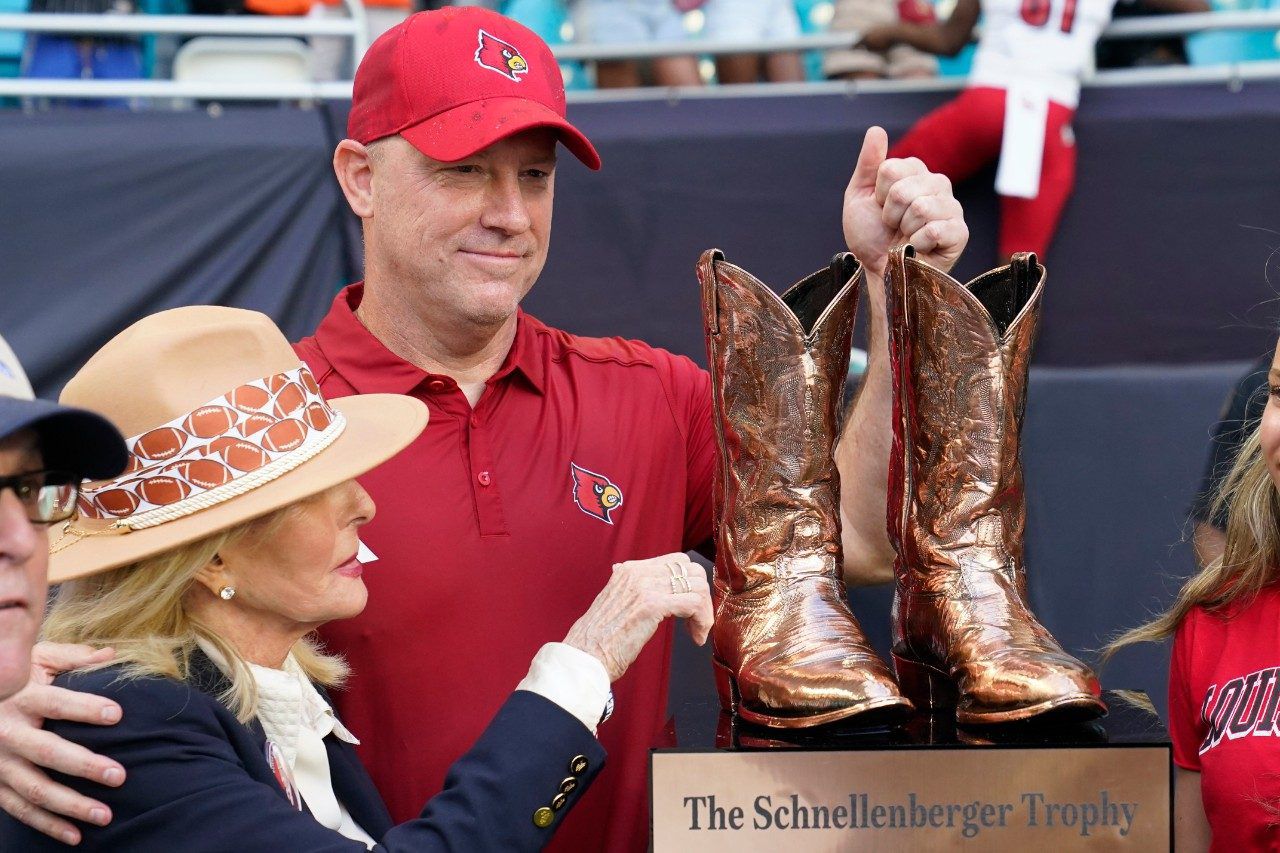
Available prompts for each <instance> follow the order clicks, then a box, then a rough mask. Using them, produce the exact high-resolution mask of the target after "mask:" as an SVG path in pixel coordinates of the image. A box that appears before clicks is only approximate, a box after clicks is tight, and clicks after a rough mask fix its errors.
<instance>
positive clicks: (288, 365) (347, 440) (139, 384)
mask: <svg viewBox="0 0 1280 853" xmlns="http://www.w3.org/2000/svg"><path fill="white" fill-rule="evenodd" d="M61 402H63V403H64V404H67V405H73V406H78V407H80V408H84V409H89V410H92V411H96V412H99V413H101V414H103V415H105V416H106V417H107V418H108V419H109V420H111V421H112V422H113V423H114V424H115V425H116V426H117V427H119V429H120V431H121V433H123V434H124V435H126V436H129V438H128V441H127V443H128V446H129V451H130V464H129V467H128V468H127V469H126V470H125V473H123V474H121V475H120V476H118V477H116V478H114V479H113V480H108V481H101V482H95V483H86V484H85V488H84V490H83V494H82V496H81V499H80V505H79V508H78V513H77V516H76V517H75V518H74V519H72V520H71V521H69V522H67V523H65V524H63V525H59V526H57V527H55V528H54V529H53V530H51V531H50V537H49V540H50V562H49V581H50V583H55V584H56V583H61V582H62V581H66V580H72V579H74V578H79V577H84V576H86V575H91V574H95V573H97V572H102V571H106V570H108V569H113V568H117V567H119V566H124V565H128V564H130V563H134V562H136V561H138V560H141V559H144V558H147V557H153V556H155V555H157V554H162V553H164V552H165V551H169V550H171V549H173V548H176V547H178V546H180V545H185V544H187V543H190V542H194V541H197V540H199V539H202V538H204V537H206V536H209V535H211V534H213V533H217V532H219V531H223V530H227V529H229V528H232V527H235V526H237V525H239V524H241V523H243V522H246V521H249V520H251V519H254V518H258V517H260V516H263V515H266V514H267V513H270V512H272V511H274V510H277V509H280V508H282V507H285V506H288V505H289V504H292V503H295V502H297V501H299V500H301V499H303V498H306V497H309V496H311V495H314V494H317V493H319V492H322V491H324V490H325V489H328V488H330V487H331V486H335V485H337V484H339V483H342V482H345V481H347V480H350V479H352V478H354V477H357V476H359V475H361V474H363V473H365V472H366V471H368V470H369V469H371V468H374V467H376V466H377V465H379V464H381V463H382V462H385V461H386V460H387V459H389V458H391V457H392V456H394V455H395V454H396V453H398V452H399V451H400V450H402V449H403V448H405V447H406V446H407V445H408V444H409V443H410V442H412V441H413V440H414V438H416V437H417V436H418V434H419V433H421V432H422V430H423V428H424V427H425V426H426V424H427V407H426V406H425V405H424V404H423V403H422V402H421V401H419V400H415V399H414V398H412V397H406V396H401V395H399V394H362V395H358V396H353V397H344V398H341V399H338V400H335V401H333V402H332V403H330V402H328V401H326V400H325V399H324V397H323V396H322V395H321V394H320V389H319V386H318V384H317V383H316V381H315V378H314V377H313V376H312V375H311V373H310V371H309V370H308V369H307V368H306V366H305V365H304V364H303V363H302V361H301V360H300V359H299V358H298V356H297V355H296V354H295V353H294V351H293V348H292V347H291V346H290V345H289V342H288V340H286V339H285V336H284V334H283V333H281V331H280V330H279V329H278V328H277V327H276V325H275V324H274V323H273V322H272V321H271V319H270V318H268V317H267V316H266V315H264V314H260V313H258V312H256V311H245V310H242V309H238V308H220V307H215V306H195V307H190V308H175V309H173V310H171V311H162V312H160V313H159V314H153V315H151V316H150V317H147V318H145V319H143V320H140V321H138V322H137V323H135V324H134V325H132V326H130V327H129V328H128V329H126V330H125V331H123V332H121V333H120V334H119V335H117V336H116V337H115V338H114V339H112V340H111V341H110V342H109V343H107V345H106V346H104V347H103V348H102V349H101V350H99V351H98V353H97V354H96V355H94V356H93V358H91V359H90V360H89V362H88V363H87V364H86V365H85V366H84V367H83V368H82V369H81V370H80V372H79V373H77V374H76V375H75V376H74V377H73V378H72V379H71V381H70V382H69V383H67V386H66V388H65V389H64V390H63V392H62V397H61Z"/></svg>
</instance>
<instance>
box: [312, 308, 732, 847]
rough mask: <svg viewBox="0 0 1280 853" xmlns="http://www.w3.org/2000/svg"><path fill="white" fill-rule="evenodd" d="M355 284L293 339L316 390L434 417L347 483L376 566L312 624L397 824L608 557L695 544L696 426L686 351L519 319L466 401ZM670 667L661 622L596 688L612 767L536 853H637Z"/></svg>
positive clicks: (701, 512)
mask: <svg viewBox="0 0 1280 853" xmlns="http://www.w3.org/2000/svg"><path fill="white" fill-rule="evenodd" d="M362 293H363V288H362V286H361V285H353V286H351V287H348V288H347V289H345V290H343V291H342V292H341V293H339V294H338V297H337V299H335V300H334V303H333V308H332V310H331V311H330V312H329V314H328V316H327V317H325V319H324V320H323V321H322V322H321V324H320V327H319V328H318V329H317V330H316V334H315V335H314V336H313V337H310V338H307V339H305V340H303V341H302V342H300V343H299V344H298V345H297V350H298V353H299V355H301V356H302V358H303V359H305V360H306V362H307V364H308V365H309V366H310V368H311V370H312V372H313V373H315V375H316V377H318V379H319V381H320V386H321V388H322V389H323V391H324V393H325V395H326V396H327V397H342V396H345V395H348V394H369V393H395V394H408V395H411V396H413V397H417V398H418V399H419V400H422V401H423V402H425V403H426V404H427V406H428V408H429V409H430V410H431V419H430V423H429V424H428V425H427V428H426V431H425V432H424V433H423V434H422V436H421V437H420V438H418V439H417V440H416V441H415V442H414V443H413V444H412V445H410V446H409V448H407V449H406V450H404V451H403V452H402V453H400V455H398V456H396V457H395V458H394V459H393V460H392V461H391V462H389V463H387V464H385V465H383V466H381V467H380V468H378V469H376V470H374V471H372V472H370V473H369V474H367V475H365V476H364V477H363V478H362V479H361V483H362V484H363V485H364V487H365V488H366V489H368V491H369V493H370V494H371V495H372V496H373V499H374V500H375V501H376V502H377V504H378V512H377V516H376V517H375V518H374V520H373V521H372V522H371V523H370V524H369V525H368V526H367V527H365V528H364V530H363V531H362V532H361V538H362V539H363V540H364V541H365V543H366V544H368V546H369V547H370V548H371V549H372V550H373V552H374V554H376V555H377V556H378V558H379V559H378V561H377V562H376V563H373V564H372V565H371V566H370V567H369V569H368V570H367V571H366V573H365V582H366V583H367V585H368V587H369V605H368V607H367V608H366V609H365V611H364V613H362V614H361V615H360V616H358V617H356V618H355V619H350V620H346V621H343V622H335V623H331V624H329V625H328V626H326V627H325V629H324V639H325V641H326V642H327V643H328V645H329V647H330V649H332V650H334V651H337V652H341V653H343V654H345V655H346V657H347V660H348V661H349V662H350V663H351V667H352V671H353V673H354V674H353V677H352V679H351V682H350V685H349V687H348V688H347V690H346V691H344V692H342V693H339V694H337V696H336V697H335V698H336V699H337V703H338V710H339V712H340V713H341V715H342V719H343V722H345V723H346V725H347V726H349V727H350V728H351V729H352V731H354V732H355V733H356V735H357V736H358V737H359V738H360V739H361V743H362V745H361V747H360V755H361V758H363V759H364V763H365V766H366V767H368V769H369V772H370V773H371V774H372V776H373V780H374V782H375V783H377V786H378V789H379V790H380V791H381V792H382V795H383V797H384V798H385V799H386V801H387V806H388V807H389V808H390V810H391V814H392V817H393V818H394V819H395V820H396V821H397V822H399V821H405V820H408V819H410V818H412V817H414V816H416V815H417V813H418V811H419V810H420V809H421V808H422V804H423V803H424V802H425V801H426V800H427V799H428V798H429V797H431V796H432V795H434V794H435V793H437V792H439V791H440V789H441V787H442V784H443V781H444V776H445V772H446V770H447V769H448V767H449V765H450V764H451V763H452V762H453V761H454V760H455V759H457V758H458V757H459V756H460V755H461V754H462V753H463V752H464V751H465V750H466V749H467V748H468V747H469V746H470V745H471V744H472V742H473V741H475V739H476V738H477V737H478V736H479V735H480V733H481V731H482V730H483V729H484V727H485V725H486V724H487V723H488V721H489V719H490V718H491V717H492V716H493V714H494V713H495V712H496V711H497V710H498V707H499V706H500V705H501V704H502V702H503V701H504V700H505V699H506V698H507V696H508V695H510V693H511V691H512V690H513V689H514V688H515V686H516V684H517V683H518V682H519V681H520V679H521V678H523V677H524V675H525V673H526V672H527V670H528V667H529V662H530V660H531V659H532V658H533V655H534V653H535V652H536V651H537V650H538V648H539V647H540V646H541V645H542V644H543V643H546V642H549V641H555V640H561V639H563V638H564V636H565V634H566V633H567V632H568V630H569V627H570V626H571V625H572V624H573V623H574V621H575V620H577V618H578V617H579V616H581V615H582V614H583V613H584V612H586V610H587V608H588V607H589V606H590V605H591V602H592V600H593V599H594V598H595V596H596V594H597V593H599V591H600V590H601V589H602V588H603V587H604V585H605V583H606V581H607V580H608V578H609V576H610V572H611V566H612V565H613V564H614V563H616V562H620V561H623V560H629V559H639V558H645V557H653V556H657V555H659V554H664V553H669V552H673V551H684V550H689V549H691V548H694V547H696V546H698V545H701V544H702V543H704V542H706V541H707V540H708V539H709V538H710V537H711V512H712V472H713V470H714V465H715V464H716V450H715V435H714V432H713V428H712V424H711V386H710V379H709V377H708V375H707V373H706V372H705V371H703V370H701V369H700V368H698V367H697V366H696V365H695V364H694V363H693V362H692V361H690V360H689V359H687V358H684V357H681V356H675V355H672V354H671V353H668V352H665V351H663V350H659V349H654V348H653V347H650V346H647V345H646V344H643V343H639V342H637V341H627V340H622V339H620V338H607V339H603V338H581V337H576V336H574V335H570V334H567V333H565V332H562V331H558V330H556V329H551V328H548V327H547V326H545V325H543V324H542V323H541V322H539V321H538V320H535V319H534V318H533V317H530V316H528V315H527V314H523V313H522V314H521V315H520V317H519V323H518V325H517V329H516V337H515V342H514V344H513V345H512V348H511V352H510V354H509V355H508V356H507V359H506V362H505V363H504V364H503V366H502V368H501V369H500V370H499V371H498V372H497V373H496V374H494V376H493V378H491V379H490V380H489V381H488V382H487V383H486V385H487V387H486V388H485V391H484V394H483V395H482V396H481V398H480V400H479V401H478V403H477V404H476V407H475V409H474V410H473V409H472V408H471V406H470V405H469V404H468V403H467V399H466V397H465V396H463V394H462V391H461V390H460V389H459V388H458V386H457V384H456V383H455V382H454V381H453V380H452V379H450V378H449V377H447V376H442V375H436V374H430V373H427V372H425V371H423V370H420V369H419V368H417V367H414V366H413V365H412V364H409V363H408V362H406V361H404V360H403V359H401V358H400V357H398V356H396V355H394V354H393V353H392V352H391V351H389V350H388V349H387V348H386V347H384V346H383V345H382V343H381V342H379V341H378V339H377V338H375V337H374V336H373V335H372V334H371V333H370V332H369V331H368V330H367V329H366V328H365V327H364V326H363V325H362V324H361V323H360V321H359V320H358V319H357V318H356V316H355V313H354V309H355V308H356V307H357V306H358V305H359V303H360V298H361V295H362ZM610 484H612V485H613V486H614V487H615V490H616V491H615V490H611V489H609V488H608V487H609V485H610ZM619 493H620V495H621V502H620V503H619V502H618V500H617V497H618V494H619ZM602 501H603V502H605V503H611V504H613V506H612V507H605V506H603V505H602ZM670 657H671V628H670V625H669V624H668V625H666V626H664V627H663V628H662V629H661V630H660V631H659V632H658V634H657V635H656V636H655V637H654V639H653V640H652V641H651V642H650V643H649V644H648V645H647V646H646V647H645V649H644V651H643V652H642V653H641V655H640V657H639V658H638V659H637V660H636V662H635V663H634V664H632V666H631V669H630V670H629V671H628V672H627V674H626V675H625V676H624V677H623V678H622V679H621V680H619V681H618V682H617V683H616V684H614V686H613V690H614V697H615V700H616V711H615V713H614V715H613V717H612V718H611V719H610V720H609V721H608V722H607V723H605V724H604V725H603V726H602V727H601V729H600V740H601V742H602V744H603V745H604V747H605V749H606V750H608V753H609V766H608V768H607V769H606V770H605V771H604V773H603V774H602V775H601V776H600V777H599V778H598V779H597V781H596V783H595V784H594V785H593V786H592V788H591V789H590V790H589V791H587V793H586V794H585V796H584V797H583V798H582V800H581V801H580V802H579V803H578V805H577V806H576V807H575V808H574V810H573V811H572V812H571V813H570V814H569V815H568V816H567V817H566V819H565V821H564V824H563V826H561V828H560V829H559V830H558V832H557V835H556V837H555V842H554V844H553V845H552V849H558V850H563V851H592V850H609V851H614V850H644V849H646V847H647V845H648V833H649V826H648V790H647V776H648V750H649V748H650V747H653V746H659V745H664V742H663V741H664V736H663V734H662V732H663V730H664V728H665V723H666V717H667V713H666V705H667V680H668V676H669V670H670ZM566 775H568V773H566ZM498 783H499V784H501V782H500V780H499V782H498ZM554 793H555V792H554V791H548V792H547V799H548V801H549V800H550V799H551V797H552V795H553V794H554ZM518 817H519V818H520V819H531V818H530V816H528V815H520V816H518Z"/></svg>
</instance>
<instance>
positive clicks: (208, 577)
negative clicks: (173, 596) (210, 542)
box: [196, 554, 235, 595]
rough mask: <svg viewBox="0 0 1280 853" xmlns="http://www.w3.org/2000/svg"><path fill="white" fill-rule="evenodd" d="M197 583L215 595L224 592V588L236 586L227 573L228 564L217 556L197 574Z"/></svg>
mask: <svg viewBox="0 0 1280 853" xmlns="http://www.w3.org/2000/svg"><path fill="white" fill-rule="evenodd" d="M196 583H198V584H200V585H201V586H203V587H204V588H205V589H207V590H209V592H211V593H213V594H214V595H217V594H218V593H220V592H222V588H223V587H224V586H231V587H234V586H235V581H234V580H233V579H232V577H231V573H230V572H229V571H227V564H226V563H224V562H223V561H222V558H221V557H219V556H218V555H217V554H214V555H213V559H212V560H210V561H209V562H207V563H205V564H204V566H203V567H202V568H201V569H200V571H198V572H196Z"/></svg>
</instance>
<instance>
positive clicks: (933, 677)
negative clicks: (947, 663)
mask: <svg viewBox="0 0 1280 853" xmlns="http://www.w3.org/2000/svg"><path fill="white" fill-rule="evenodd" d="M893 669H894V672H896V673H897V674H898V686H899V687H901V688H902V692H903V693H904V694H906V696H907V698H908V699H910V700H911V701H912V702H914V703H915V706H916V707H917V708H919V709H920V710H921V711H925V710H930V711H941V710H950V709H952V708H954V707H955V706H956V702H957V701H958V700H959V694H958V692H957V691H956V685H955V682H954V681H952V680H951V676H949V675H947V674H946V673H945V672H943V671H942V670H940V669H938V668H937V667H935V666H931V665H930V664H927V663H925V662H924V661H919V660H916V659H914V658H909V657H905V656H903V655H900V654H899V653H898V652H896V651H895V652H894V653H893Z"/></svg>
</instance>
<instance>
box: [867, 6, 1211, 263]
mask: <svg viewBox="0 0 1280 853" xmlns="http://www.w3.org/2000/svg"><path fill="white" fill-rule="evenodd" d="M1141 2H1142V3H1143V5H1144V6H1147V7H1148V8H1156V9H1165V10H1168V11H1175V12H1192V11H1201V10H1203V9H1204V8H1205V4H1206V0H1141ZM1113 5H1114V0H1070V2H1067V3H1064V4H1062V5H1061V6H1058V5H1057V4H1055V3H1052V2H1050V0H1021V2H1018V0H958V2H957V3H956V5H955V8H954V9H953V10H952V12H951V14H950V15H949V16H948V17H947V20H946V21H943V22H941V23H933V24H913V23H907V22H903V23H898V24H887V25H883V26H878V27H873V28H871V29H868V30H865V31H863V35H862V41H861V44H862V45H863V46H865V47H868V48H871V49H873V50H890V49H893V48H894V47H897V46H900V45H910V46H912V47H914V48H917V49H919V50H924V51H927V52H929V53H933V54H941V55H945V56H955V55H956V54H957V53H959V52H960V51H961V50H962V49H963V48H964V47H965V46H966V45H968V44H969V42H970V41H971V40H972V39H973V36H974V34H975V32H976V31H977V28H978V20H979V17H981V19H982V28H981V29H982V36H981V38H980V40H979V42H978V49H977V51H976V53H975V54H974V60H973V70H972V72H971V73H970V75H969V82H968V86H967V87H966V88H965V90H964V91H963V92H962V93H961V94H960V95H959V96H958V97H956V98H955V99H954V100H951V101H949V102H947V103H945V104H943V105H942V106H941V107H939V108H938V109H936V110H934V111H933V112H931V113H929V114H928V115H926V116H924V117H923V118H921V119H920V120H919V121H918V122H916V124H915V126H914V127H912V128H911V130H910V131H909V132H908V133H907V135H906V136H904V137H903V138H902V139H900V140H899V141H898V144H897V145H895V146H894V147H893V149H892V150H891V151H890V152H889V155H890V156H891V157H916V158H918V159H920V160H922V161H923V162H924V163H925V164H926V165H927V166H928V167H929V168H930V169H933V170H936V171H938V172H941V173H942V174H944V175H946V176H947V177H948V178H950V179H951V180H952V181H954V182H956V183H959V182H960V181H963V180H965V179H967V178H969V177H971V176H972V175H974V174H975V173H976V172H978V170H980V169H982V168H983V167H985V166H987V165H988V164H989V163H991V162H992V161H995V162H996V164H997V165H996V180H995V190H996V193H997V194H998V195H999V196H1000V236H999V239H998V245H999V249H998V251H999V255H1000V257H1001V258H1002V259H1003V258H1008V257H1010V256H1011V255H1012V254H1014V253H1016V252H1034V253H1036V254H1037V255H1039V256H1040V257H1042V258H1043V257H1044V256H1045V254H1046V253H1047V251H1048V248H1049V245H1050V243H1051V242H1052V240H1053V236H1054V234H1055V232H1056V231H1057V228H1058V221H1059V219H1060V218H1061V216H1062V209H1063V207H1064V206H1065V205H1066V203H1067V199H1068V198H1070V196H1071V193H1072V190H1073V189H1074V188H1075V179H1076V140H1075V131H1074V129H1073V128H1072V120H1073V119H1074V118H1075V112H1076V107H1077V106H1078V105H1079V101H1080V81H1081V79H1082V78H1083V77H1084V75H1085V74H1086V73H1087V72H1088V71H1089V69H1090V67H1091V66H1092V64H1093V52H1094V48H1095V47H1096V45H1097V43H1098V39H1099V38H1100V37H1101V35H1102V30H1103V29H1104V28H1105V27H1106V25H1107V23H1108V22H1109V21H1110V20H1111V13H1112V6H1113Z"/></svg>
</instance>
